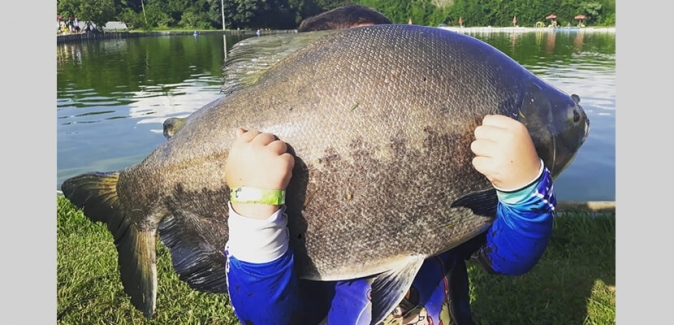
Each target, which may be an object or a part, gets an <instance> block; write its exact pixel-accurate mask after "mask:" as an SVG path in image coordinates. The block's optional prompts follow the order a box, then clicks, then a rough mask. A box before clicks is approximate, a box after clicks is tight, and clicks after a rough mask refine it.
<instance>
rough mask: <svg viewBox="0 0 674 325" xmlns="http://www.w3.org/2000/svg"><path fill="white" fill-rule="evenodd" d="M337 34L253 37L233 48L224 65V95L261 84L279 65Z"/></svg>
mask: <svg viewBox="0 0 674 325" xmlns="http://www.w3.org/2000/svg"><path fill="white" fill-rule="evenodd" d="M335 32H336V31H334V30H327V31H318V32H308V33H289V34H275V35H266V36H262V37H251V38H247V39H244V40H242V41H239V42H238V43H236V44H234V46H232V49H231V50H230V52H229V56H228V58H227V60H226V61H225V65H224V68H223V69H224V82H223V86H222V92H223V93H224V94H225V95H228V94H231V93H232V92H234V91H236V90H238V89H240V88H242V87H245V86H248V85H252V84H255V83H257V81H258V80H259V78H260V76H261V75H262V74H263V73H264V72H265V71H267V70H268V69H269V68H271V67H273V66H274V65H275V64H276V63H278V62H279V61H281V60H283V59H285V58H286V57H288V56H289V55H291V54H293V53H295V52H296V51H297V50H299V49H302V48H305V47H306V46H308V45H309V44H311V43H313V42H314V41H316V40H317V39H319V38H321V37H323V36H326V35H328V34H332V33H335Z"/></svg>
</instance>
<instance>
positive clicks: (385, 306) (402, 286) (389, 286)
mask: <svg viewBox="0 0 674 325" xmlns="http://www.w3.org/2000/svg"><path fill="white" fill-rule="evenodd" d="M424 259H425V257H424V256H421V255H412V256H410V257H409V258H408V259H407V260H405V263H404V264H401V266H400V267H397V268H395V269H392V270H390V271H386V272H384V273H381V274H378V275H376V276H375V278H374V280H373V282H372V285H371V287H372V293H371V299H372V322H371V323H370V324H379V323H380V322H381V321H383V320H384V318H386V316H387V315H388V314H390V313H391V312H393V310H394V309H395V308H396V307H397V306H398V304H400V302H401V301H402V300H403V298H404V297H405V294H407V291H408V290H409V289H410V286H411V285H412V281H414V278H415V277H416V275H417V272H419V269H421V265H422V264H423V263H424Z"/></svg>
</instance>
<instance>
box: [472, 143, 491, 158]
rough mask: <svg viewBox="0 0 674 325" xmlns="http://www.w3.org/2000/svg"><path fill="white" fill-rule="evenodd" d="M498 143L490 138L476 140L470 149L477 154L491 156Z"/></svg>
mask: <svg viewBox="0 0 674 325" xmlns="http://www.w3.org/2000/svg"><path fill="white" fill-rule="evenodd" d="M495 146H496V144H495V143H494V142H493V141H489V140H475V141H473V142H472V143H471V144H470V150H471V151H473V153H474V154H475V155H476V156H481V157H491V156H492V155H493V152H494V147H495Z"/></svg>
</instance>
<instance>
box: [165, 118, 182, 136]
mask: <svg viewBox="0 0 674 325" xmlns="http://www.w3.org/2000/svg"><path fill="white" fill-rule="evenodd" d="M185 121H187V118H186V117H171V118H167V119H166V120H165V121H164V124H163V128H164V138H166V139H167V140H168V139H170V138H171V137H173V136H174V135H175V134H176V133H177V132H178V131H180V129H182V128H183V126H185Z"/></svg>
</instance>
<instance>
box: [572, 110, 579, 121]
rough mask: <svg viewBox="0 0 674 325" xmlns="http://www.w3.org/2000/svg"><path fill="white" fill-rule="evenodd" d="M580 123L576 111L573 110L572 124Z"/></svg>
mask: <svg viewBox="0 0 674 325" xmlns="http://www.w3.org/2000/svg"><path fill="white" fill-rule="evenodd" d="M578 121H580V114H578V111H577V110H575V109H574V110H573V123H578Z"/></svg>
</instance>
